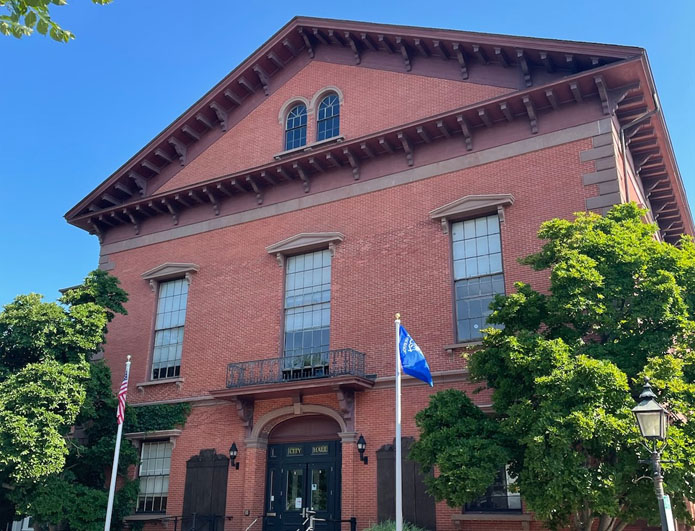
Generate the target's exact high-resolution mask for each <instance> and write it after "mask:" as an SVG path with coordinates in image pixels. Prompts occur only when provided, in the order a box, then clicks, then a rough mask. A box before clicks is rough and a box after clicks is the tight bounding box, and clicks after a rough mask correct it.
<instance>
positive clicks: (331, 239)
mask: <svg viewBox="0 0 695 531" xmlns="http://www.w3.org/2000/svg"><path fill="white" fill-rule="evenodd" d="M344 239H345V236H344V235H343V234H341V233H340V232H311V233H308V232H302V233H300V234H295V235H294V236H290V237H289V238H285V239H284V240H282V241H279V242H277V243H274V244H272V245H269V246H268V247H266V248H265V250H266V251H268V254H274V255H275V256H276V257H277V260H278V264H280V265H283V264H284V257H285V256H286V255H288V254H297V253H302V252H308V251H313V250H317V249H322V248H326V247H327V248H328V249H329V250H330V252H331V255H333V254H334V253H335V244H336V243H340V242H342V241H343V240H344Z"/></svg>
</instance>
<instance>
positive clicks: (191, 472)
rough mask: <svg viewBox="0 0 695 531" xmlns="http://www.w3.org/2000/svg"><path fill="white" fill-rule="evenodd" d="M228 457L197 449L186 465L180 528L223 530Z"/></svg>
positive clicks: (213, 451) (212, 451)
mask: <svg viewBox="0 0 695 531" xmlns="http://www.w3.org/2000/svg"><path fill="white" fill-rule="evenodd" d="M228 472H229V458H228V457H227V456H226V455H222V454H218V453H216V452H215V450H214V449H211V450H201V451H200V454H198V455H194V456H193V457H191V458H190V459H189V460H188V461H187V462H186V484H185V487H184V491H183V526H182V528H185V529H187V530H195V531H223V529H224V516H225V514H224V511H225V503H226V500H227V473H228Z"/></svg>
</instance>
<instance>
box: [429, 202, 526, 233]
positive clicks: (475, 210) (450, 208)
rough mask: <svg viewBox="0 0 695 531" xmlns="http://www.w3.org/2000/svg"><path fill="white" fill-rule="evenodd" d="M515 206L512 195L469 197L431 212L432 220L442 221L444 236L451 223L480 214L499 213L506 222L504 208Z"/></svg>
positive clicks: (501, 219)
mask: <svg viewBox="0 0 695 531" xmlns="http://www.w3.org/2000/svg"><path fill="white" fill-rule="evenodd" d="M513 204H514V196H513V195H512V194H487V195H467V196H465V197H462V198H461V199H457V200H456V201H452V202H451V203H447V204H446V205H444V206H441V207H439V208H435V209H434V210H433V211H432V212H430V218H432V219H434V220H440V221H441V223H442V231H444V234H448V233H449V221H451V220H452V219H460V218H464V217H469V216H476V215H479V214H485V213H491V212H497V213H498V214H499V216H500V221H504V207H506V206H511V205H513Z"/></svg>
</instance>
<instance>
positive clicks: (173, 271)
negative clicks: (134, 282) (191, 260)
mask: <svg viewBox="0 0 695 531" xmlns="http://www.w3.org/2000/svg"><path fill="white" fill-rule="evenodd" d="M198 269H200V268H199V266H198V265H197V264H188V263H176V262H166V263H164V264H161V265H158V266H157V267H154V268H152V269H150V270H149V271H145V272H144V273H143V274H142V275H140V276H141V277H142V278H143V280H149V281H150V286H151V287H152V290H153V291H154V289H155V287H156V282H161V281H162V280H170V279H173V278H181V277H184V278H185V279H186V280H187V281H188V283H189V284H190V282H191V274H192V273H196V272H197V271H198Z"/></svg>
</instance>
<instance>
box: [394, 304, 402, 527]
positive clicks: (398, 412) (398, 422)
mask: <svg viewBox="0 0 695 531" xmlns="http://www.w3.org/2000/svg"><path fill="white" fill-rule="evenodd" d="M395 325H396V531H403V482H402V480H401V468H402V463H401V357H400V350H399V348H398V343H399V340H400V326H401V314H400V313H397V314H396V320H395Z"/></svg>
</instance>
